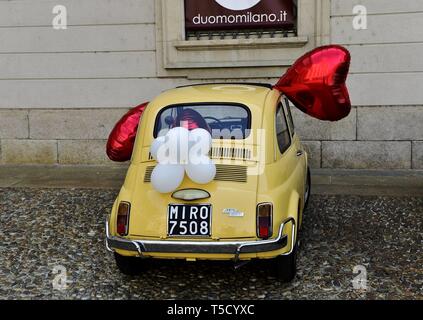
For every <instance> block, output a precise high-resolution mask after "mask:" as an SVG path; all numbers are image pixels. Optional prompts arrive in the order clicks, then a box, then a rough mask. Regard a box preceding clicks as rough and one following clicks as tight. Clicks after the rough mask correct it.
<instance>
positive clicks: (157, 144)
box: [150, 137, 166, 160]
mask: <svg viewBox="0 0 423 320" xmlns="http://www.w3.org/2000/svg"><path fill="white" fill-rule="evenodd" d="M165 141H166V139H165V137H158V138H157V139H155V140H154V141H153V143H152V144H151V147H150V153H151V156H152V157H153V159H154V160H157V159H158V158H157V153H158V151H159V149H160V147H162V146H163V144H164V143H165Z"/></svg>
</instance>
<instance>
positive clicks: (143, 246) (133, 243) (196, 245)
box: [106, 218, 295, 261]
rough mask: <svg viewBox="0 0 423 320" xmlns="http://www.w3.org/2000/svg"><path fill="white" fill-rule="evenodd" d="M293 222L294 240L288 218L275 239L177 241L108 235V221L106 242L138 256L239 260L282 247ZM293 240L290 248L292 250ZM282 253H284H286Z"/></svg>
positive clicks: (111, 247) (112, 248)
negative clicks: (226, 256)
mask: <svg viewBox="0 0 423 320" xmlns="http://www.w3.org/2000/svg"><path fill="white" fill-rule="evenodd" d="M289 222H292V223H293V226H294V228H292V229H293V231H292V236H291V239H294V240H295V220H294V218H288V219H287V220H285V221H284V222H283V223H282V224H281V225H280V227H279V233H278V236H277V237H276V238H275V239H269V240H256V241H224V242H219V241H179V240H172V241H169V240H127V239H124V238H120V237H115V236H110V233H109V226H108V222H106V242H107V247H108V248H109V249H111V250H115V249H121V250H127V251H135V252H137V253H138V255H139V256H141V257H142V256H143V253H145V252H163V253H215V254H219V253H222V254H224V253H226V254H234V260H235V261H237V260H239V255H240V254H242V253H259V252H268V251H274V250H278V249H282V248H284V247H285V246H286V245H287V242H288V240H287V238H288V236H287V235H284V234H283V229H284V227H285V225H286V224H287V223H289ZM293 243H295V242H293V241H291V249H290V251H289V252H288V253H286V254H290V253H291V252H292V251H293ZM286 254H284V255H286Z"/></svg>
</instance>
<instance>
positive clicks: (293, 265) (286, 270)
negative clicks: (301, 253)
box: [275, 242, 298, 283]
mask: <svg viewBox="0 0 423 320" xmlns="http://www.w3.org/2000/svg"><path fill="white" fill-rule="evenodd" d="M297 243H298V242H295V245H294V250H292V252H291V253H290V254H288V255H283V256H279V257H276V258H275V260H276V261H275V266H276V276H277V278H278V279H279V280H280V281H281V282H284V283H287V282H291V281H292V280H294V278H295V275H296V274H297V253H298V244H297Z"/></svg>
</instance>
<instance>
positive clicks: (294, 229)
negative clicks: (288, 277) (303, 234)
mask: <svg viewBox="0 0 423 320" xmlns="http://www.w3.org/2000/svg"><path fill="white" fill-rule="evenodd" d="M289 222H292V231H291V249H289V251H288V252H286V253H282V254H281V256H287V255H290V254H291V253H292V251H294V245H295V234H296V232H295V231H296V226H297V225H296V224H295V219H294V218H292V217H291V218H288V219H287V220H285V222H284V223H285V224H286V223H289Z"/></svg>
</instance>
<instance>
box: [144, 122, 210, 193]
mask: <svg viewBox="0 0 423 320" xmlns="http://www.w3.org/2000/svg"><path fill="white" fill-rule="evenodd" d="M211 143H212V137H211V135H210V133H209V132H208V131H207V130H204V129H201V128H197V129H194V130H192V131H189V130H188V129H186V128H183V127H176V128H173V129H171V130H169V131H168V132H167V133H166V135H164V136H160V137H158V138H157V139H155V140H154V141H153V143H152V145H151V147H150V153H151V156H152V157H153V159H155V160H156V161H157V162H158V163H159V164H158V165H157V166H156V167H155V168H154V170H153V172H152V174H151V184H152V185H153V187H154V189H156V190H157V191H158V192H160V193H169V192H173V191H175V190H176V189H177V188H178V187H179V186H180V185H181V183H182V181H183V180H184V176H185V172H186V173H187V176H188V177H189V178H190V179H191V180H192V181H194V182H195V183H198V184H207V183H209V182H210V181H212V180H213V179H214V177H215V175H216V165H215V164H214V163H213V161H212V160H211V159H210V158H209V156H208V153H209V151H210V148H211Z"/></svg>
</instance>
